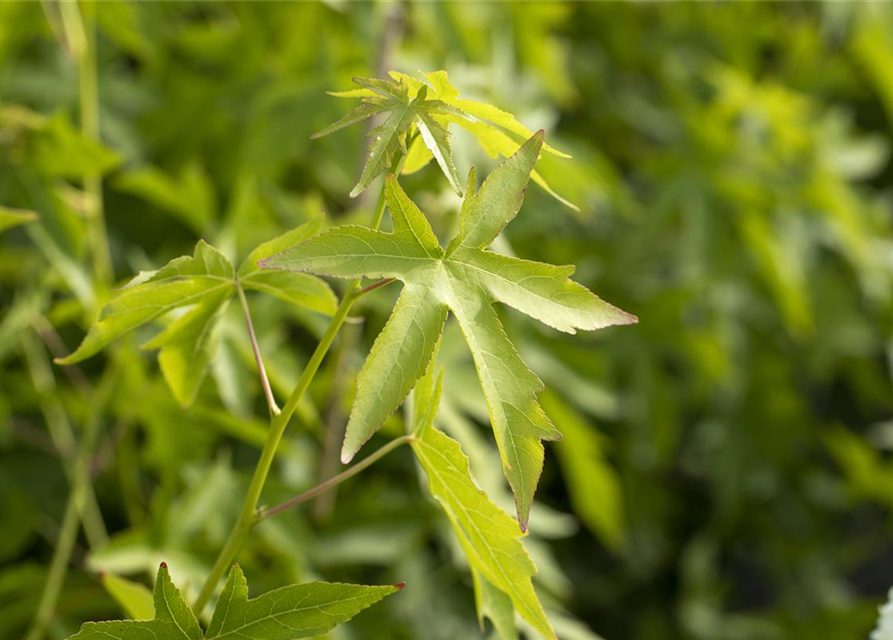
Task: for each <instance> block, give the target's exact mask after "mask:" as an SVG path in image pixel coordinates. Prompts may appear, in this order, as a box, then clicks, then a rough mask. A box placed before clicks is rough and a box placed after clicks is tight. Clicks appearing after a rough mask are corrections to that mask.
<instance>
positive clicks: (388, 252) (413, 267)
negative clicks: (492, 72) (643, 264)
mask: <svg viewBox="0 0 893 640" xmlns="http://www.w3.org/2000/svg"><path fill="white" fill-rule="evenodd" d="M419 95H423V92H422V93H420V94H419ZM542 142H543V134H542V132H539V133H537V134H534V135H533V136H532V137H531V139H530V140H529V141H527V142H526V143H525V144H524V145H523V146H522V147H521V148H520V149H519V150H518V152H517V153H516V154H515V155H513V156H512V157H511V158H509V159H508V160H506V161H505V162H504V163H502V164H501V165H500V166H499V167H497V168H496V169H495V170H494V171H493V173H492V174H491V175H490V177H489V178H488V179H487V180H486V181H485V182H484V184H483V185H482V186H481V189H480V190H479V191H478V192H477V193H475V192H474V189H473V185H474V173H473V172H472V173H471V175H470V176H469V191H468V195H467V196H466V199H465V202H464V203H463V206H462V212H461V215H460V223H459V233H458V234H457V236H456V238H455V239H454V240H453V241H452V242H451V243H450V245H449V247H448V248H447V251H446V252H444V250H443V249H442V248H441V246H440V244H439V243H438V241H437V237H436V236H435V235H434V232H433V230H432V229H431V226H430V225H429V224H428V221H427V219H426V218H425V216H424V215H423V214H422V212H421V211H420V210H419V209H418V207H417V206H416V205H415V204H414V203H413V202H412V201H411V200H410V199H409V197H408V196H407V195H406V194H405V193H404V192H403V190H402V189H401V188H400V186H399V184H398V183H397V180H396V178H394V177H393V176H390V177H389V178H388V182H387V185H386V196H387V204H388V210H389V211H390V214H391V218H392V220H393V228H394V231H393V233H385V232H381V231H375V230H372V229H367V228H365V227H354V226H345V227H337V228H335V229H332V230H330V231H327V232H325V233H322V234H320V235H318V236H315V237H313V238H310V239H308V240H306V241H305V242H303V243H300V244H298V245H296V246H295V247H292V248H291V249H288V250H286V251H283V252H282V253H280V254H277V255H274V256H271V257H270V258H267V259H266V260H263V261H261V266H263V267H267V268H273V269H283V270H287V271H298V272H313V273H316V274H319V275H327V276H334V277H340V278H361V277H369V278H395V279H399V280H401V281H403V283H404V284H405V287H404V290H403V293H402V294H401V296H400V299H399V301H398V304H397V306H396V308H395V309H394V312H393V313H392V315H391V318H390V319H389V320H388V323H387V324H386V325H385V328H384V330H383V331H382V333H381V335H380V336H379V337H378V339H377V340H376V342H375V344H374V345H373V348H372V351H371V352H370V354H369V357H368V358H367V360H366V363H365V364H364V365H363V369H362V370H361V371H360V375H359V377H358V380H357V397H356V400H355V403H354V406H353V409H352V410H351V415H350V419H349V421H348V425H347V430H346V435H345V441H344V445H343V447H342V460H343V461H344V462H345V463H346V462H348V461H350V460H351V459H352V458H353V457H354V455H355V454H356V453H357V451H358V450H359V448H360V447H361V446H362V445H363V443H365V442H366V441H367V440H368V439H369V438H370V437H371V436H372V434H374V433H375V432H376V431H377V430H378V429H379V428H380V427H381V425H382V424H383V423H384V421H385V420H386V419H387V417H388V416H389V415H390V414H391V413H392V412H393V411H394V410H395V409H396V408H397V407H398V406H399V405H400V403H401V402H403V400H404V399H405V398H406V395H407V394H408V393H409V391H410V390H411V389H412V387H413V386H414V385H415V384H416V382H417V381H418V379H419V377H420V376H421V375H422V374H423V373H424V371H425V368H426V366H427V363H428V362H429V360H430V359H431V354H432V353H433V351H434V348H435V345H436V344H437V341H438V339H439V336H440V333H441V330H442V328H443V324H444V321H445V319H446V315H447V309H450V310H452V312H453V313H454V315H455V316H456V318H457V319H458V321H459V324H460V326H461V328H462V332H463V334H464V335H465V340H466V342H467V343H468V346H469V349H470V350H471V353H472V356H473V357H474V362H475V366H476V368H477V372H478V377H479V378H480V382H481V386H482V388H483V390H484V394H485V396H486V399H487V405H488V407H489V412H490V421H491V423H492V425H493V431H494V434H495V436H496V442H497V445H498V446H499V451H500V455H501V458H502V468H503V473H504V475H505V476H506V478H507V480H508V482H509V484H510V485H511V487H512V491H513V492H514V495H515V502H516V504H517V509H518V519H519V522H520V525H521V527H522V529H523V528H525V527H526V524H527V518H528V514H529V510H530V505H531V503H532V501H533V495H534V492H535V490H536V485H537V483H538V481H539V476H540V473H541V471H542V461H543V456H544V452H543V446H542V444H541V440H544V439H546V440H552V439H557V438H559V437H560V434H559V433H558V431H557V430H556V429H555V427H554V426H553V425H552V423H551V422H550V421H549V419H548V417H547V416H546V414H545V413H544V412H543V410H542V408H541V407H540V405H539V403H538V402H537V393H538V392H539V391H541V390H542V388H543V385H542V383H541V382H540V380H539V378H537V376H536V375H535V374H534V373H533V372H532V371H530V369H529V368H528V367H527V365H525V364H524V361H523V360H522V359H521V357H520V356H519V355H518V353H517V352H516V351H515V348H514V346H513V345H512V343H511V341H510V340H509V338H508V336H507V335H506V334H505V331H504V330H503V328H502V324H501V323H500V321H499V317H498V316H497V314H496V311H495V310H494V308H493V306H492V303H493V302H494V301H499V302H502V303H504V304H508V305H509V306H511V307H514V308H516V309H518V310H519V311H522V312H523V313H526V314H528V315H530V316H532V317H534V318H536V319H538V320H541V321H543V322H545V323H546V324H548V325H550V326H553V327H555V328H557V329H560V330H562V331H567V332H570V333H573V332H574V331H575V329H598V328H602V327H606V326H609V325H613V324H628V323H631V322H635V321H636V319H635V317H634V316H631V315H629V314H627V313H624V312H623V311H620V310H619V309H616V308H615V307H613V306H611V305H609V304H607V303H605V302H604V301H602V300H601V299H599V298H598V297H597V296H595V295H594V294H593V293H591V292H590V291H588V290H587V289H585V288H584V287H583V286H581V285H579V284H577V283H575V282H572V281H571V280H570V279H569V277H568V276H570V275H571V273H573V268H571V267H556V266H552V265H545V264H538V263H534V262H529V261H525V260H518V259H516V258H509V257H506V256H499V255H497V254H494V253H491V252H489V251H485V248H486V247H487V246H488V245H489V244H490V243H491V242H492V241H493V240H494V239H495V237H496V236H497V235H498V234H499V233H500V231H501V230H502V229H503V228H504V227H505V225H506V224H508V223H509V222H510V221H511V220H512V219H513V218H514V217H515V215H517V213H518V210H519V209H520V206H521V203H522V201H523V196H524V189H525V186H526V184H527V181H528V179H529V175H530V172H531V171H532V168H533V165H534V163H535V162H536V159H537V158H538V157H539V152H540V148H541V146H542Z"/></svg>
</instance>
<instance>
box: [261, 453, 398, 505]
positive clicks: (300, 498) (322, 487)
mask: <svg viewBox="0 0 893 640" xmlns="http://www.w3.org/2000/svg"><path fill="white" fill-rule="evenodd" d="M414 439H415V438H414V437H413V436H411V435H409V436H401V437H399V438H396V439H394V440H391V441H390V442H389V443H387V444H386V445H384V446H383V447H382V448H381V449H378V450H377V451H376V452H375V453H373V454H371V455H369V456H368V457H367V458H364V459H363V460H361V461H360V462H358V463H356V464H355V465H353V466H352V467H350V468H348V469H346V470H345V471H342V472H341V473H339V474H338V475H337V476H332V477H331V478H329V479H328V480H326V481H325V482H321V483H320V484H318V485H316V486H315V487H313V488H312V489H308V490H307V491H305V492H304V493H301V494H298V495H296V496H295V497H294V498H291V499H289V500H286V501H285V502H283V503H282V504H280V505H277V506H275V507H271V508H270V509H263V510H261V511H260V512H259V513H258V514H257V516H256V518H255V519H256V521H257V522H261V521H263V520H266V519H267V518H270V517H272V516H275V515H276V514H277V513H282V512H283V511H285V510H287V509H291V508H292V507H294V506H297V505H299V504H301V503H302V502H307V501H308V500H312V499H313V498H315V497H316V496H318V495H320V494H321V493H325V492H326V491H328V490H329V489H331V488H333V487H337V486H338V485H339V484H341V483H342V482H344V481H345V480H347V479H348V478H352V477H354V476H355V475H357V474H358V473H359V472H360V471H363V470H364V469H366V468H367V467H370V466H371V465H373V464H375V463H376V462H378V461H379V460H381V459H382V458H384V457H385V456H386V455H388V454H389V453H390V452H391V451H393V450H394V449H397V448H398V447H401V446H403V445H404V444H409V443H411V442H412V441H413V440H414Z"/></svg>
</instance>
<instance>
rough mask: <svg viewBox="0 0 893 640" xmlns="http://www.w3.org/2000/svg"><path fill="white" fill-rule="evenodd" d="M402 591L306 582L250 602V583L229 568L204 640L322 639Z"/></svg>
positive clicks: (390, 587)
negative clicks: (360, 613)
mask: <svg viewBox="0 0 893 640" xmlns="http://www.w3.org/2000/svg"><path fill="white" fill-rule="evenodd" d="M401 588H403V585H393V586H391V585H389V586H361V585H354V584H332V583H326V582H309V583H307V584H297V585H291V586H289V587H283V588H281V589H276V590H275V591H270V592H269V593H265V594H264V595H262V596H260V597H258V598H254V599H253V600H249V599H248V583H247V582H246V580H245V575H244V574H243V573H242V570H241V569H240V568H239V566H238V565H233V568H232V570H231V571H230V574H229V579H228V580H227V581H226V586H225V587H224V588H223V592H222V593H221V594H220V599H219V600H218V601H217V608H216V609H215V610H214V616H213V618H212V619H211V624H210V626H209V627H208V633H207V635H206V636H205V637H206V639H207V640H218V639H223V638H226V639H228V640H295V639H296V638H309V637H314V636H319V635H322V634H324V633H326V632H328V631H329V630H330V629H332V628H333V627H335V626H337V625H339V624H341V623H342V622H346V621H347V620H350V619H351V618H353V617H354V616H355V615H356V614H358V613H359V612H360V611H362V610H363V609H366V608H368V607H370V606H372V605H373V604H375V603H376V602H378V601H379V600H381V599H383V598H385V597H386V596H389V595H391V594H393V593H396V592H397V591H399V590H400V589H401Z"/></svg>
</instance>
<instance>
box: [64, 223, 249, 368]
mask: <svg viewBox="0 0 893 640" xmlns="http://www.w3.org/2000/svg"><path fill="white" fill-rule="evenodd" d="M233 277H234V272H233V267H232V265H231V264H230V263H229V260H227V259H226V257H225V256H224V255H223V254H222V253H220V252H219V251H218V250H217V249H215V248H214V247H212V246H211V245H209V244H207V243H206V242H204V241H203V240H202V241H199V243H198V244H197V245H196V247H195V254H194V255H193V256H191V257H190V256H183V257H182V258H176V259H175V260H172V261H171V262H169V263H168V264H167V265H166V266H165V267H162V268H161V269H159V270H158V271H154V272H151V273H143V274H140V275H139V276H137V277H136V278H134V279H133V280H132V281H131V282H130V284H129V285H127V286H126V287H124V288H123V289H121V290H120V292H119V293H118V295H116V296H115V297H114V298H113V299H112V300H111V302H109V303H108V304H107V305H106V306H105V307H103V309H102V311H101V312H100V314H99V321H98V322H97V323H96V324H94V325H93V326H92V327H90V331H89V332H88V333H87V336H86V337H85V338H84V340H83V342H81V345H80V346H79V347H78V348H77V350H76V351H75V352H74V353H72V354H71V355H70V356H68V357H67V358H62V359H60V360H58V362H59V364H74V363H76V362H80V361H81V360H85V359H86V358H89V357H90V356H92V355H94V354H96V353H98V352H99V351H100V350H101V349H102V348H103V347H105V346H106V345H108V344H109V343H111V342H112V341H113V340H115V339H116V338H119V337H120V336H122V335H124V334H125V333H127V332H129V331H132V330H133V329H136V328H137V327H139V326H141V325H143V324H145V323H147V322H149V321H150V320H154V319H155V318H157V317H159V316H160V315H162V314H164V313H167V312H168V311H171V310H172V309H176V308H178V307H185V306H188V305H193V304H198V303H200V302H201V301H202V300H203V299H204V298H205V297H206V296H209V295H213V294H221V293H232V292H234V291H235V283H234V280H233Z"/></svg>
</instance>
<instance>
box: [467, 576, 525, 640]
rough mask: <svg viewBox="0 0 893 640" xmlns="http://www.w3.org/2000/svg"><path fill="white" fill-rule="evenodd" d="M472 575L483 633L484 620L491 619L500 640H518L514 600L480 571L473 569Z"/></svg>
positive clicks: (476, 605)
mask: <svg viewBox="0 0 893 640" xmlns="http://www.w3.org/2000/svg"><path fill="white" fill-rule="evenodd" d="M471 575H472V577H473V578H474V602H475V607H476V608H477V612H478V622H479V623H480V625H481V631H483V630H484V618H489V619H490V622H492V623H493V627H494V628H495V629H496V633H497V634H498V635H499V639H500V640H518V630H517V629H515V607H514V605H512V599H511V598H510V597H509V596H508V594H505V593H503V592H502V591H500V590H499V589H497V588H496V587H494V586H493V585H492V584H491V583H490V581H489V580H487V579H486V578H485V577H484V576H482V575H481V572H480V571H477V570H475V569H472V570H471Z"/></svg>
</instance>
